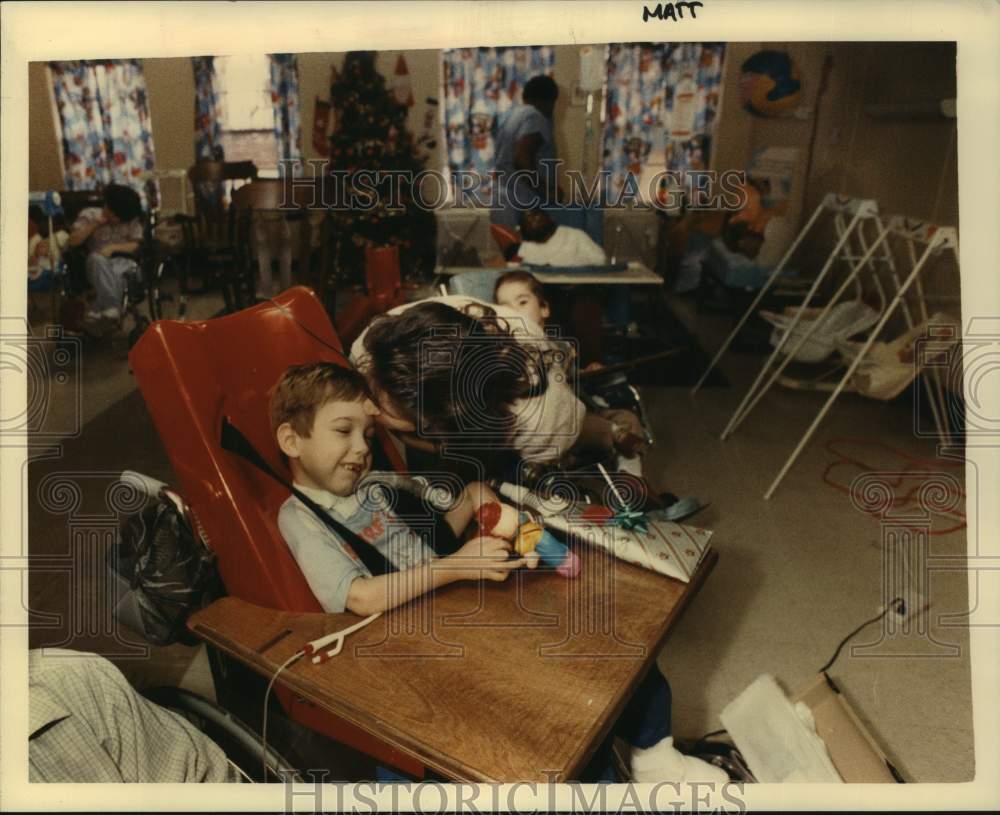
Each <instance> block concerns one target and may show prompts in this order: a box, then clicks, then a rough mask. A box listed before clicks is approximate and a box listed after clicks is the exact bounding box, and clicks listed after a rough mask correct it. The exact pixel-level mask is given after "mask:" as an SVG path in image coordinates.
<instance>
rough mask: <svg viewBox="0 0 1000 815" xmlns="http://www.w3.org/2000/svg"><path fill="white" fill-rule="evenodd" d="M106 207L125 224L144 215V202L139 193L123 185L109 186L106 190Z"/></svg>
mask: <svg viewBox="0 0 1000 815" xmlns="http://www.w3.org/2000/svg"><path fill="white" fill-rule="evenodd" d="M104 205H105V206H106V207H107V208H108V209H110V210H111V211H112V212H113V213H114V214H115V217H117V218H118V220H119V221H121V222H122V223H125V222H127V221H131V220H132V219H133V218H138V217H139V216H140V215H141V214H142V200H141V199H140V198H139V193H137V192H136V191H135V190H133V189H132V188H131V187H126V186H124V185H122V184H108V186H107V187H105V188H104Z"/></svg>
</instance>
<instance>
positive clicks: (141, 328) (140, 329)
mask: <svg viewBox="0 0 1000 815" xmlns="http://www.w3.org/2000/svg"><path fill="white" fill-rule="evenodd" d="M147 328H149V320H148V319H147V318H146V317H144V316H143V315H142V314H136V316H135V325H134V326H133V327H132V330H131V331H129V332H128V347H129V350H130V351H131V350H132V346H134V345H135V344H136V343H137V342H139V338H140V337H141V336H142V335H143V334H144V333H145V331H146V329H147Z"/></svg>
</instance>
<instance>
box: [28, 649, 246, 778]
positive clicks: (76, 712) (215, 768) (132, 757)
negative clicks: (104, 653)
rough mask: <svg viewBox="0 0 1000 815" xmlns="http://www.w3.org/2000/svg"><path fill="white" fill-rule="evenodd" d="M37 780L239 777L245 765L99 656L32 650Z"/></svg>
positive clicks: (32, 747) (31, 758)
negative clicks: (147, 696) (145, 694)
mask: <svg viewBox="0 0 1000 815" xmlns="http://www.w3.org/2000/svg"><path fill="white" fill-rule="evenodd" d="M28 698H29V701H30V705H29V725H30V727H29V731H28V778H29V779H30V780H31V782H33V783H38V782H49V783H60V784H80V783H92V784H95V783H122V782H124V783H138V784H152V783H171V784H177V783H191V782H196V783H234V782H239V781H240V780H241V771H240V770H239V768H238V767H237V766H236V765H234V764H233V763H232V762H231V761H230V760H229V759H228V758H227V757H226V754H225V753H224V752H223V750H222V748H221V747H220V746H219V745H218V744H216V743H215V742H214V741H212V740H211V739H210V738H209V737H208V736H206V735H205V734H204V733H202V732H201V731H199V730H198V729H196V728H195V727H194V726H192V724H191V723H190V722H188V721H187V720H186V719H185V718H184V717H183V716H181V715H179V714H178V713H176V712H174V711H171V710H167V709H166V708H163V707H161V706H159V705H156V704H153V703H152V702H150V701H149V700H148V699H145V698H143V696H141V695H140V694H139V693H138V692H136V690H135V688H133V687H132V685H130V684H129V682H128V680H127V679H126V678H125V677H124V676H123V675H122V673H121V671H120V670H118V668H116V667H115V666H114V665H113V664H111V663H110V662H109V661H108V660H107V659H105V658H104V657H101V656H99V655H98V654H90V653H84V652H79V651H68V650H64V649H61V648H45V649H44V650H43V649H41V648H38V649H35V650H32V651H29V652H28Z"/></svg>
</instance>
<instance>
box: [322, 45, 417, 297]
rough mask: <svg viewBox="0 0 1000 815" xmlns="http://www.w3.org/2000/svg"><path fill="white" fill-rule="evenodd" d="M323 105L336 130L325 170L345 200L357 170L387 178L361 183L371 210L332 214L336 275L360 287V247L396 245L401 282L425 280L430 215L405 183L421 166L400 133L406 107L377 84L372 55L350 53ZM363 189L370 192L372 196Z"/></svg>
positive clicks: (362, 258)
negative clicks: (327, 104)
mask: <svg viewBox="0 0 1000 815" xmlns="http://www.w3.org/2000/svg"><path fill="white" fill-rule="evenodd" d="M330 102H331V104H332V105H333V111H334V115H335V116H336V119H335V121H336V125H335V127H334V132H333V135H332V136H331V139H330V165H329V166H330V169H331V171H332V172H333V173H339V174H341V176H340V177H341V178H345V180H344V181H340V180H338V181H337V185H338V187H340V185H341V184H343V185H344V186H343V187H342V188H343V189H344V190H345V192H346V195H347V196H348V197H349V196H350V194H351V192H352V190H354V188H355V186H356V185H352V178H354V177H355V173H357V172H358V171H362V170H369V171H375V172H377V171H383V172H384V173H386V174H387V175H386V176H385V177H384V180H382V181H381V182H379V183H374V184H372V183H371V181H370V180H367V181H366V182H365V184H364V189H363V191H362V193H361V194H362V195H364V196H369V195H370V196H371V198H373V199H374V206H372V207H371V208H368V207H367V206H365V207H358V206H353V207H351V208H350V209H341V210H339V211H336V212H334V213H333V215H334V219H335V222H336V227H337V233H338V235H339V236H340V238H341V241H340V251H339V266H340V271H341V274H343V275H344V277H346V278H347V279H348V280H351V281H355V282H360V281H362V280H364V262H365V248H366V247H367V246H391V245H397V246H399V256H400V266H401V270H402V273H403V276H404V277H406V278H411V279H412V278H414V277H422V276H424V275H429V274H430V273H431V272H432V271H433V268H434V261H435V220H434V213H433V212H430V211H428V210H426V209H424V208H422V207H420V206H417V204H416V203H415V202H414V200H413V190H412V184H410V183H408V181H407V180H406V179H413V178H415V177H416V175H417V174H418V173H419V172H420V171H421V170H423V169H424V165H425V162H426V160H425V159H424V158H423V157H421V156H420V155H418V153H417V150H416V147H415V145H414V142H413V137H412V135H411V134H410V132H409V131H408V130H407V128H406V115H407V112H408V108H407V107H406V105H404V104H400V102H399V100H398V99H397V98H396V96H395V95H394V94H393V93H392V92H391V90H389V89H388V88H386V82H385V78H384V77H383V76H382V75H381V74H379V73H378V71H376V70H375V52H373V51H351V52H349V53H348V54H347V55H346V56H345V58H344V67H343V70H342V71H341V73H340V75H339V76H337V77H336V78H335V79H334V80H333V83H332V86H331V88H330ZM400 171H401V172H404V173H406V174H407V175H406V176H404V177H403V179H402V180H400V178H399V177H398V176H397V177H394V176H392V175H388V174H389V173H398V172H400ZM344 173H346V176H343V175H342V174H344ZM370 187H374V190H375V192H374V194H371V193H370V192H369V188H370ZM393 187H396V188H397V189H396V190H394V189H393ZM355 191H357V190H355ZM348 200H349V198H348ZM393 205H395V206H393Z"/></svg>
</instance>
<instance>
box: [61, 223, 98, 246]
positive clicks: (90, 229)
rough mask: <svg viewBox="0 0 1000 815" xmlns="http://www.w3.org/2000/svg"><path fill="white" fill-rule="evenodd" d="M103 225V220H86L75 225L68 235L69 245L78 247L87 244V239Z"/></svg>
mask: <svg viewBox="0 0 1000 815" xmlns="http://www.w3.org/2000/svg"><path fill="white" fill-rule="evenodd" d="M103 223H104V221H103V220H88V221H84V222H83V223H77V224H74V226H73V231H72V232H70V234H69V245H70V246H80V245H81V244H83V243H86V242H87V239H88V238H89V237H90V236H91V235H93V234H94V230H95V229H97V227H99V226H101V225H102V224H103Z"/></svg>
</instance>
